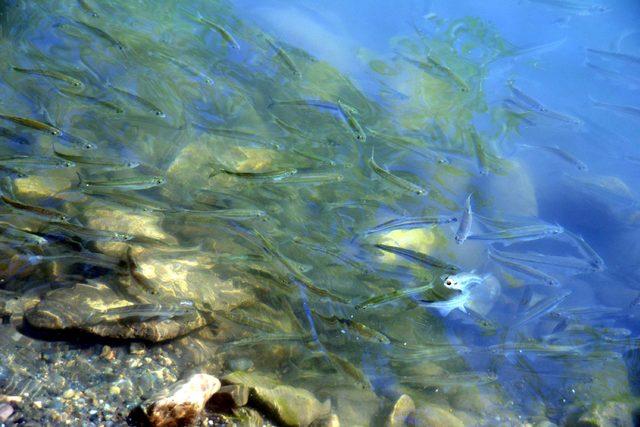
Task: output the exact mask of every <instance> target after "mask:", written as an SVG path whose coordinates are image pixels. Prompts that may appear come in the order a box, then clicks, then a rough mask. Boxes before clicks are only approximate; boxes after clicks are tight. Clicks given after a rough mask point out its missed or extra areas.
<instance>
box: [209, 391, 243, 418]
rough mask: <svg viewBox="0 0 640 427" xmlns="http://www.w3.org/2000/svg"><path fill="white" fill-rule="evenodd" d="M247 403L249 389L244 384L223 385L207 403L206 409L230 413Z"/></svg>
mask: <svg viewBox="0 0 640 427" xmlns="http://www.w3.org/2000/svg"><path fill="white" fill-rule="evenodd" d="M248 401H249V387H248V386H246V385H244V384H232V385H225V386H223V387H221V388H220V390H219V391H218V392H217V393H216V394H214V395H213V396H212V397H211V399H209V401H208V402H207V409H210V410H212V411H214V412H225V413H227V412H230V411H231V410H233V409H235V408H240V407H242V406H244V405H246V404H247V402H248Z"/></svg>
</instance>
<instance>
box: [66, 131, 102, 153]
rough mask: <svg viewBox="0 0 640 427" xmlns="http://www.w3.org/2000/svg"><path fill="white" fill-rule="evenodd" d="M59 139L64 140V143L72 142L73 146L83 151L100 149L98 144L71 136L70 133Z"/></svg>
mask: <svg viewBox="0 0 640 427" xmlns="http://www.w3.org/2000/svg"><path fill="white" fill-rule="evenodd" d="M59 138H60V139H62V140H63V141H67V142H70V143H71V144H73V145H76V146H78V147H79V148H81V149H82V150H95V149H96V148H98V146H97V145H96V144H94V143H93V142H91V141H87V140H86V139H84V138H81V137H79V136H76V135H71V134H70V133H68V132H62V134H60V136H59Z"/></svg>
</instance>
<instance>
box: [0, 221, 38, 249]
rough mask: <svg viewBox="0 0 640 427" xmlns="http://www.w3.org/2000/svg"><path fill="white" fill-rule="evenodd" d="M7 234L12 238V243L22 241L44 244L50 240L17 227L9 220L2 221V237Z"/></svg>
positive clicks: (0, 229) (0, 230) (0, 233)
mask: <svg viewBox="0 0 640 427" xmlns="http://www.w3.org/2000/svg"><path fill="white" fill-rule="evenodd" d="M5 235H6V236H8V237H10V238H11V239H10V243H15V242H21V243H26V244H30V245H36V246H44V245H46V244H47V243H48V242H49V241H48V240H47V239H46V238H44V237H42V236H39V235H37V234H34V233H30V232H28V231H25V230H22V229H20V228H17V227H16V226H14V225H13V224H10V223H8V222H4V221H0V237H1V238H4V237H5Z"/></svg>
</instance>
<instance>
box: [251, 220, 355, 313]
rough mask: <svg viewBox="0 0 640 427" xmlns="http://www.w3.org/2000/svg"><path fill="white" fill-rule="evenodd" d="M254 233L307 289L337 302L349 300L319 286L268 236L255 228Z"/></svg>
mask: <svg viewBox="0 0 640 427" xmlns="http://www.w3.org/2000/svg"><path fill="white" fill-rule="evenodd" d="M254 233H255V234H256V236H258V239H259V240H260V241H261V242H262V248H263V249H264V250H265V251H266V252H267V253H268V254H271V255H272V256H273V257H274V258H275V259H277V260H278V261H279V262H280V264H282V265H283V266H284V267H285V269H286V270H287V271H288V272H289V273H290V274H291V275H292V276H293V277H294V278H295V279H296V280H297V281H298V282H299V283H301V284H302V285H303V286H304V287H305V288H306V289H308V290H309V292H312V293H314V294H316V295H318V296H321V297H327V298H329V299H331V300H333V301H335V302H341V303H345V304H346V303H347V302H348V301H347V300H346V299H345V298H343V297H341V296H339V295H335V294H333V293H332V292H330V291H328V290H326V289H322V288H319V287H317V286H316V285H315V284H314V283H313V282H312V281H311V279H310V278H308V277H307V276H305V275H304V273H302V272H301V271H300V270H299V269H298V267H297V266H296V265H295V264H294V263H292V262H291V260H290V259H289V258H287V257H285V256H284V255H282V254H281V253H280V251H278V250H277V249H276V247H275V246H274V245H273V244H272V243H271V242H270V241H269V240H267V238H266V237H264V236H263V235H262V233H260V232H259V231H257V230H254Z"/></svg>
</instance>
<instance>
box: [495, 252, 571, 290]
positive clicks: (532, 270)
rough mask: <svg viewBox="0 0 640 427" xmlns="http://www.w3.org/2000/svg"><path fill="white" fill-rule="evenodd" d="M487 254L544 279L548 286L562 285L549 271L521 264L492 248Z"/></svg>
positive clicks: (497, 260) (529, 274)
mask: <svg viewBox="0 0 640 427" xmlns="http://www.w3.org/2000/svg"><path fill="white" fill-rule="evenodd" d="M487 254H488V255H489V258H491V259H492V260H494V261H496V262H498V263H500V264H502V265H504V266H505V267H507V268H510V269H512V270H516V271H519V272H521V273H524V274H526V275H528V276H531V277H536V278H538V279H542V282H543V283H544V284H545V285H547V286H554V287H558V286H560V282H559V281H558V279H556V278H555V277H552V276H550V275H548V274H547V273H545V272H543V271H540V270H538V269H536V268H533V267H530V266H528V265H525V264H521V263H519V262H517V261H514V260H511V259H509V258H504V257H502V256H500V255H499V254H497V253H496V252H494V251H493V250H492V249H491V248H489V249H488V251H487Z"/></svg>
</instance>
